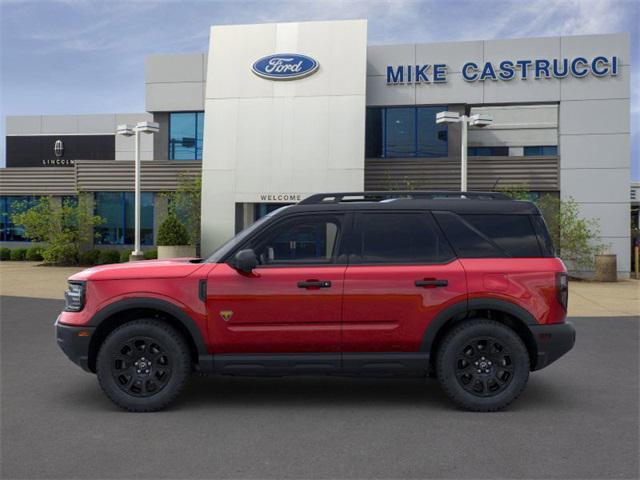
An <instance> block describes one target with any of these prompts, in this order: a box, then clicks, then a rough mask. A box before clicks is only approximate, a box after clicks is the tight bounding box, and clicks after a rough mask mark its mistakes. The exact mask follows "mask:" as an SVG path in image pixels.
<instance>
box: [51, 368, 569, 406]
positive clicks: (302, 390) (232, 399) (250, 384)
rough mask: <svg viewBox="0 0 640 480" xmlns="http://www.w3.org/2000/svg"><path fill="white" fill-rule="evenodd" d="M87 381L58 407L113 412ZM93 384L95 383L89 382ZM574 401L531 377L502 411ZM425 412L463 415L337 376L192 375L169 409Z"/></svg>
mask: <svg viewBox="0 0 640 480" xmlns="http://www.w3.org/2000/svg"><path fill="white" fill-rule="evenodd" d="M87 381H91V379H89V378H84V379H83V381H79V379H78V381H77V382H76V386H77V388H69V386H67V388H65V389H64V390H63V392H64V393H62V391H61V392H60V394H61V396H62V397H63V398H60V399H59V400H61V402H62V403H61V404H63V405H66V406H67V407H69V408H72V409H79V410H81V411H85V410H96V409H98V410H103V409H105V407H106V408H107V409H108V410H114V411H118V410H119V409H118V407H116V406H115V405H113V404H112V403H111V402H110V401H109V400H108V399H107V398H106V396H105V395H104V394H103V392H102V391H101V390H100V387H99V386H98V385H97V382H96V383H95V384H94V388H87ZM94 381H95V379H94ZM576 403H579V400H578V401H576V397H575V396H572V395H569V394H568V392H567V389H566V388H562V385H556V384H555V382H553V381H548V380H545V379H544V378H535V377H532V378H531V379H530V381H529V384H528V385H527V387H526V389H525V391H524V392H523V394H522V395H521V396H520V398H519V399H518V400H517V401H516V402H514V403H513V404H512V405H511V406H510V407H509V408H508V411H521V410H530V409H532V408H535V409H536V410H537V411H539V410H540V409H544V410H546V409H548V410H550V411H556V412H557V411H559V410H560V411H561V410H565V409H573V408H576ZM353 406H357V407H358V408H376V409H379V408H391V409H396V408H399V407H400V408H421V409H422V408H428V409H434V410H436V411H438V410H440V411H449V412H455V411H461V412H462V411H463V410H462V409H460V408H458V407H456V405H454V404H453V403H452V402H451V401H450V400H449V399H448V398H447V396H446V395H445V393H444V392H443V391H442V388H441V387H440V385H439V383H438V381H437V380H436V379H433V378H428V379H424V378H370V377H337V376H304V377H296V376H288V377H232V376H197V375H194V376H193V377H192V378H191V379H190V381H189V382H188V383H187V386H186V387H185V390H184V391H183V392H182V393H181V395H180V396H179V397H178V398H177V399H176V401H175V402H174V403H173V404H172V405H171V406H169V410H172V411H188V410H191V409H201V408H208V407H213V408H256V407H259V408H273V409H278V408H287V409H289V408H297V409H300V408H309V409H315V408H319V407H320V408H324V407H335V408H343V407H353Z"/></svg>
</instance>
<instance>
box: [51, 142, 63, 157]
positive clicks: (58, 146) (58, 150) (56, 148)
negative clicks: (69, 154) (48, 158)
mask: <svg viewBox="0 0 640 480" xmlns="http://www.w3.org/2000/svg"><path fill="white" fill-rule="evenodd" d="M53 153H55V155H56V157H57V158H60V157H61V156H62V155H64V144H63V143H62V140H56V142H55V143H54V144H53Z"/></svg>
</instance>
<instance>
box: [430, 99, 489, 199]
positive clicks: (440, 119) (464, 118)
mask: <svg viewBox="0 0 640 480" xmlns="http://www.w3.org/2000/svg"><path fill="white" fill-rule="evenodd" d="M491 122H493V119H492V118H491V117H490V116H489V115H483V114H481V113H476V114H475V115H471V116H468V115H460V114H459V113H458V112H439V113H438V114H436V123H461V124H462V135H461V137H462V146H461V148H462V151H461V152H460V159H461V164H460V191H461V192H466V191H467V126H468V125H473V126H475V127H486V126H487V125H491Z"/></svg>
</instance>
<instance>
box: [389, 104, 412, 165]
mask: <svg viewBox="0 0 640 480" xmlns="http://www.w3.org/2000/svg"><path fill="white" fill-rule="evenodd" d="M415 120H416V118H415V108H388V109H387V122H386V147H387V148H386V156H388V157H411V156H415V150H416V145H415V143H416V124H415Z"/></svg>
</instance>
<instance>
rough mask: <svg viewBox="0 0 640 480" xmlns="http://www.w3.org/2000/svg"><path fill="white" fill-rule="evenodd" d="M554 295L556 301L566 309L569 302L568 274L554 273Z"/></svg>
mask: <svg viewBox="0 0 640 480" xmlns="http://www.w3.org/2000/svg"><path fill="white" fill-rule="evenodd" d="M556 295H557V297H558V303H560V305H562V308H564V309H565V311H566V310H567V304H568V303H569V276H568V275H567V274H566V273H565V272H558V273H556Z"/></svg>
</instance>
